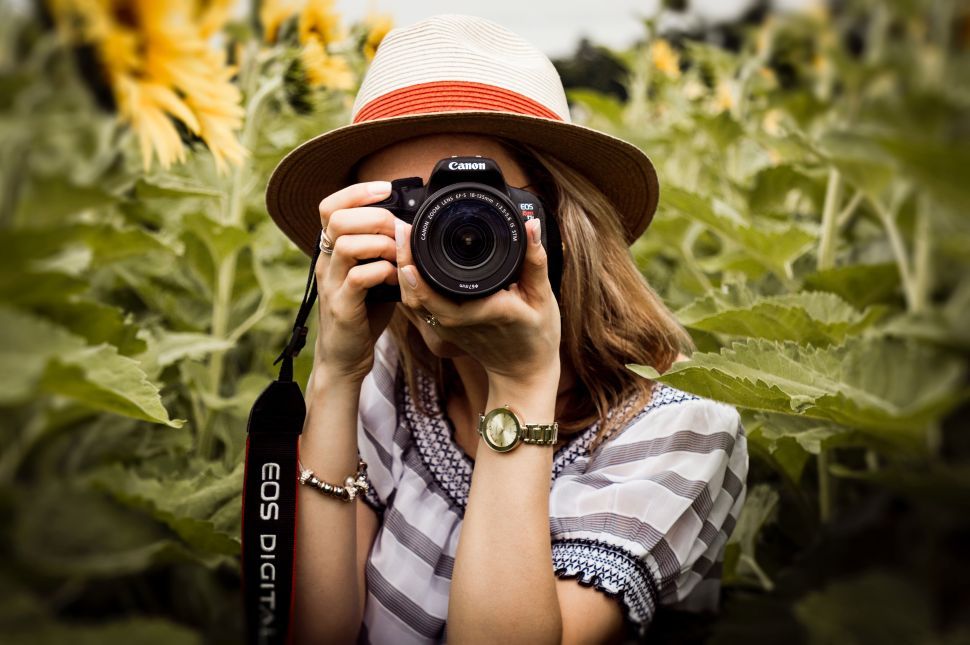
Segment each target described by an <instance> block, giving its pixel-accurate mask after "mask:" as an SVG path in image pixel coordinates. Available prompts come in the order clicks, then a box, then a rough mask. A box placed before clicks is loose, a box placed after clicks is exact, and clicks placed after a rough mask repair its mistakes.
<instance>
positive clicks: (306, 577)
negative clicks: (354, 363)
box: [294, 364, 363, 643]
mask: <svg viewBox="0 0 970 645" xmlns="http://www.w3.org/2000/svg"><path fill="white" fill-rule="evenodd" d="M360 388H361V383H360V382H356V381H347V380H345V379H340V378H332V377H331V376H330V375H329V374H328V373H327V371H326V369H325V368H324V367H323V366H321V365H319V364H318V365H317V366H316V367H315V368H314V370H313V372H311V374H310V381H309V384H308V386H307V397H306V400H307V416H306V421H305V423H304V426H303V434H302V436H301V437H300V460H301V461H302V462H303V465H304V467H306V468H310V469H311V470H313V472H314V473H315V474H316V475H317V477H319V478H320V479H322V480H323V481H326V482H330V483H333V484H337V485H343V483H344V479H346V477H347V475H349V474H352V473H354V472H355V471H356V470H357V410H358V405H359V399H360ZM359 503H361V502H360V501H359V500H357V501H354V502H352V503H349V504H348V503H347V502H344V501H342V500H340V499H337V498H336V497H330V496H328V495H325V494H322V493H321V492H320V491H317V490H313V489H311V488H310V487H307V486H298V487H297V529H296V538H297V539H296V580H295V590H294V593H295V597H294V603H295V604H294V632H295V636H296V642H298V643H315V642H328V643H347V642H354V641H355V640H356V635H357V631H358V630H359V628H360V622H361V619H362V613H363V593H362V584H361V581H360V580H358V572H357V567H356V562H357V516H356V505H357V504H359Z"/></svg>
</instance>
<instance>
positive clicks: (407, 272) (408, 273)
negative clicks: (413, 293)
mask: <svg viewBox="0 0 970 645" xmlns="http://www.w3.org/2000/svg"><path fill="white" fill-rule="evenodd" d="M401 271H403V272H404V279H405V280H407V281H408V284H409V285H411V288H412V289H413V288H414V287H416V286H418V279H417V278H416V277H414V269H413V268H411V267H404V268H403V269H401Z"/></svg>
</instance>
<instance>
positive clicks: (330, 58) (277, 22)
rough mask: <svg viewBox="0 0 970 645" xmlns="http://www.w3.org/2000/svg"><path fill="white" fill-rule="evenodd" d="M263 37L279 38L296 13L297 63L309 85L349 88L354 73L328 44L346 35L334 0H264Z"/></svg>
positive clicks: (262, 8) (274, 40)
mask: <svg viewBox="0 0 970 645" xmlns="http://www.w3.org/2000/svg"><path fill="white" fill-rule="evenodd" d="M259 15H260V21H261V22H262V25H263V38H264V40H265V41H266V42H267V43H268V44H273V43H276V42H277V41H278V40H279V38H280V27H281V26H282V24H283V23H284V22H286V21H287V20H288V19H290V18H291V17H292V16H297V21H296V24H297V40H298V42H299V47H300V49H299V53H300V63H301V67H302V69H303V70H305V73H306V81H307V83H309V84H310V85H314V86H322V87H327V88H331V89H341V90H349V89H352V88H353V87H354V82H355V77H354V73H353V71H352V70H351V68H350V65H349V64H348V63H347V59H346V58H344V57H343V56H337V55H334V54H331V53H330V51H329V48H330V46H331V45H333V44H336V43H339V42H341V41H343V40H345V39H346V38H347V30H346V29H345V27H344V25H343V24H342V23H341V22H340V15H339V14H338V13H337V12H336V10H335V8H334V2H333V0H264V2H263V3H262V5H261V6H260V14H259Z"/></svg>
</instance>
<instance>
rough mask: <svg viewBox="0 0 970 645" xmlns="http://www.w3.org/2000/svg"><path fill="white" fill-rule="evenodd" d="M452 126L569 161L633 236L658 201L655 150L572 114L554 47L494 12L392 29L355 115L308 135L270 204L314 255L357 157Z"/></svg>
mask: <svg viewBox="0 0 970 645" xmlns="http://www.w3.org/2000/svg"><path fill="white" fill-rule="evenodd" d="M445 132H464V133H474V134H482V135H494V136H501V137H505V138H508V139H512V140H515V141H519V142H523V143H527V144H529V145H531V146H534V147H535V148H537V149H539V150H541V151H543V152H546V153H549V154H551V155H553V156H555V157H558V158H559V159H561V160H563V161H564V162H566V163H568V164H569V165H570V166H571V167H572V168H574V169H575V170H576V171H578V172H580V173H581V174H583V175H584V176H586V177H587V178H588V179H589V180H590V181H591V182H592V183H593V185H594V186H597V187H598V188H599V189H600V190H601V191H603V193H604V194H605V195H606V197H607V198H609V200H610V201H611V202H612V204H613V205H614V207H615V208H616V212H617V216H618V217H619V218H620V219H621V220H622V222H623V224H624V225H625V227H626V231H627V243H628V244H632V243H633V242H634V241H636V239H637V238H638V237H639V236H640V234H641V233H643V231H644V230H645V229H646V228H647V226H648V225H649V224H650V220H651V219H652V218H653V214H654V211H655V210H656V208H657V198H658V195H659V186H658V182H657V173H656V171H655V169H654V167H653V164H652V163H651V162H650V159H649V158H648V157H647V155H646V154H644V153H643V152H642V151H641V150H640V149H639V148H637V147H636V146H635V145H633V144H631V143H628V142H626V141H623V140H622V139H619V138H617V137H614V136H611V135H609V134H606V133H604V132H599V131H598V130H594V129H592V128H587V127H585V126H582V125H579V124H575V123H572V122H571V120H570V115H569V108H568V105H567V103H566V94H565V91H564V90H563V86H562V80H561V79H560V78H559V74H558V72H557V71H556V68H555V67H554V66H553V65H552V63H551V62H550V61H549V59H548V58H547V57H546V55H545V54H543V53H542V52H540V51H539V50H538V49H536V48H535V47H534V46H533V45H532V44H531V43H529V42H528V41H527V40H525V39H523V38H522V37H521V36H519V35H517V34H515V33H513V32H511V31H509V30H508V29H506V28H505V27H503V26H502V25H499V24H498V23H495V22H492V21H491V20H487V19H485V18H480V17H477V16H469V15H461V14H441V15H436V16H432V17H430V18H427V19H425V20H422V21H420V22H417V23H414V24H412V25H410V26H407V27H398V28H395V29H392V30H390V31H389V32H388V33H387V35H386V36H385V37H384V39H383V40H382V41H381V44H380V45H379V46H378V48H377V52H376V54H375V56H374V59H373V60H372V61H371V64H370V66H369V67H368V69H367V72H366V74H365V75H364V79H363V81H362V82H361V86H360V89H359V90H358V93H357V96H356V99H355V101H354V105H353V108H352V111H351V123H350V124H348V125H345V126H342V127H339V128H336V129H334V130H331V131H329V132H326V133H323V134H320V135H318V136H316V137H314V138H312V139H310V140H309V141H306V142H304V143H302V144H301V145H299V146H298V147H296V148H294V149H293V150H292V151H291V152H290V153H289V154H287V155H286V156H285V157H284V158H283V159H282V160H281V161H280V163H279V164H278V165H277V166H276V168H275V170H274V171H273V173H272V175H271V176H270V179H269V183H268V185H267V188H266V207H267V209H268V211H269V214H270V216H271V217H272V218H273V220H274V221H275V222H276V224H277V225H278V226H279V227H280V229H282V230H283V232H284V233H285V234H286V235H287V237H289V238H290V239H291V240H293V242H295V243H296V245H297V246H299V247H300V249H302V250H303V252H304V253H306V254H307V255H308V256H310V257H312V256H313V252H314V249H315V247H316V245H317V241H318V239H319V235H320V214H319V204H320V201H321V200H323V198H324V197H326V196H327V195H329V194H331V193H333V192H335V191H337V190H339V189H341V188H343V187H345V186H347V185H349V184H351V183H354V182H353V178H352V177H351V170H352V168H353V166H354V164H356V163H357V162H358V161H359V160H360V159H362V158H363V157H365V156H367V155H369V154H370V153H372V152H375V151H377V150H379V149H381V148H383V147H385V146H388V145H390V144H393V143H396V142H398V141H402V140H404V139H409V138H412V137H416V136H420V135H424V134H433V133H445ZM387 179H388V180H390V179H396V177H388V178H387Z"/></svg>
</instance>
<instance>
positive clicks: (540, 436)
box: [522, 421, 559, 446]
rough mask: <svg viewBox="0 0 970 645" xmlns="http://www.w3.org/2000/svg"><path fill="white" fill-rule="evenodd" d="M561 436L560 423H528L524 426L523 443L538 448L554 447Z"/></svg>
mask: <svg viewBox="0 0 970 645" xmlns="http://www.w3.org/2000/svg"><path fill="white" fill-rule="evenodd" d="M558 436H559V422H558V421H553V422H552V423H526V424H525V425H523V426H522V443H529V444H533V445H536V446H554V445H556V439H557V438H558Z"/></svg>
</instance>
